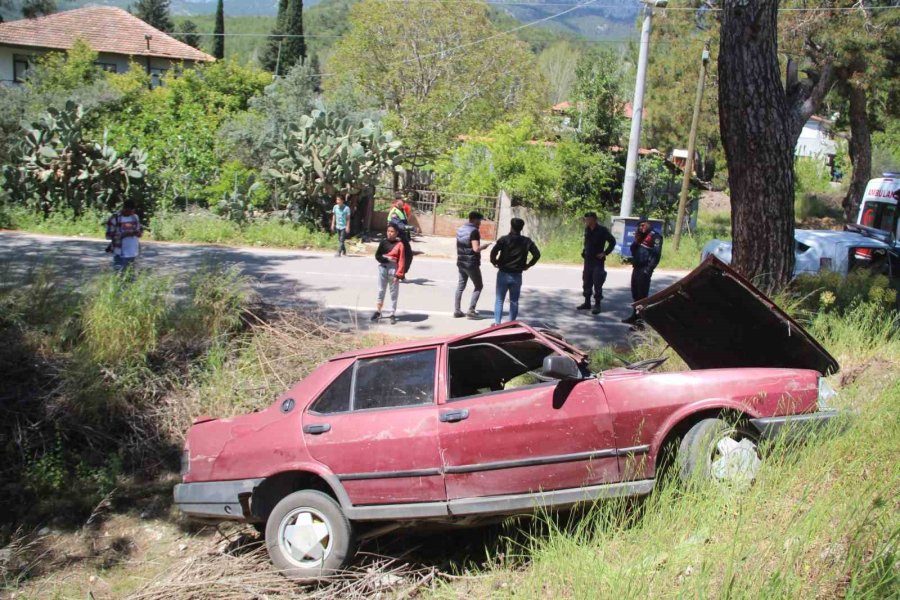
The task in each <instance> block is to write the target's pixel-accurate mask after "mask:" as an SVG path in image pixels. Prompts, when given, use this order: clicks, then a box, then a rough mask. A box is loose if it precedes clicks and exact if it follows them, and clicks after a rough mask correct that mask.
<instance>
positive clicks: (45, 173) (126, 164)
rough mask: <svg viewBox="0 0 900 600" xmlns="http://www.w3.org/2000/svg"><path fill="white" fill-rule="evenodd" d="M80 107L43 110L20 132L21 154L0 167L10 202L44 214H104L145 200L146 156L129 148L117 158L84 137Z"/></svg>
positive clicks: (101, 144)
mask: <svg viewBox="0 0 900 600" xmlns="http://www.w3.org/2000/svg"><path fill="white" fill-rule="evenodd" d="M84 116H85V115H84V109H83V108H82V107H81V106H80V105H77V104H75V103H73V102H67V103H66V106H65V108H64V109H62V110H57V109H55V108H51V109H49V110H48V111H47V112H46V113H45V114H44V115H42V116H41V118H40V119H39V120H38V122H37V123H34V124H32V125H29V126H26V127H25V128H24V132H25V137H24V140H22V154H21V156H20V157H19V160H18V162H17V163H16V164H13V165H8V166H7V167H5V169H4V173H3V175H4V179H5V181H4V188H5V189H6V191H7V192H9V195H10V198H11V199H12V201H13V202H18V203H20V204H24V205H26V206H28V207H30V208H33V209H35V210H40V211H42V212H43V213H44V214H45V215H48V214H50V213H51V212H54V211H60V210H64V209H67V210H69V211H71V212H73V213H74V214H76V215H78V214H81V213H82V212H83V211H84V210H85V209H88V208H95V209H100V210H110V209H112V208H114V207H115V206H117V205H119V204H121V203H122V202H123V201H124V200H125V199H127V198H131V199H134V200H136V201H138V202H140V201H142V200H146V198H144V193H145V191H146V189H147V186H146V178H147V166H146V162H147V154H146V153H145V152H144V151H142V150H140V149H138V148H133V149H132V150H131V151H130V152H129V153H128V154H125V155H123V156H120V155H119V154H118V153H117V152H116V150H115V149H114V148H112V147H111V146H109V145H107V143H106V136H105V135H104V139H103V140H102V141H100V142H96V141H91V140H86V139H84V132H83V120H84Z"/></svg>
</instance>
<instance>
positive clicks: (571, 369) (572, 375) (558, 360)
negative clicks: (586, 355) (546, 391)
mask: <svg viewBox="0 0 900 600" xmlns="http://www.w3.org/2000/svg"><path fill="white" fill-rule="evenodd" d="M543 374H544V375H546V376H547V377H553V378H554V379H562V380H567V379H570V380H571V379H582V375H581V369H579V368H578V363H576V362H575V359H573V358H572V357H570V356H560V355H559V354H551V355H550V356H545V357H544V367H543Z"/></svg>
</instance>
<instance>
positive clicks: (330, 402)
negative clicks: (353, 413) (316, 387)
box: [309, 365, 353, 415]
mask: <svg viewBox="0 0 900 600" xmlns="http://www.w3.org/2000/svg"><path fill="white" fill-rule="evenodd" d="M352 384H353V365H350V366H349V367H347V368H346V369H344V372H343V373H341V374H340V375H338V377H337V379H335V380H334V381H332V382H331V385H329V386H328V387H327V388H325V391H324V392H322V393H321V394H320V395H319V397H318V398H317V399H316V401H315V402H313V404H312V406H311V407H310V408H309V410H310V411H312V412H315V413H319V414H322V415H329V414H334V413H341V412H347V411H348V410H350V386H351V385H352Z"/></svg>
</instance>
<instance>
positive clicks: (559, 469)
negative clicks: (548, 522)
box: [438, 334, 619, 501]
mask: <svg viewBox="0 0 900 600" xmlns="http://www.w3.org/2000/svg"><path fill="white" fill-rule="evenodd" d="M553 353H556V351H555V350H554V349H553V348H551V347H549V346H548V345H546V344H543V343H541V342H540V341H538V340H536V339H535V338H533V337H530V336H522V335H521V334H513V335H511V336H510V337H509V338H508V339H504V338H502V337H496V336H494V337H492V338H490V339H486V340H484V341H477V340H474V341H473V340H468V341H465V342H463V343H462V344H461V345H450V346H449V347H448V348H447V354H448V358H447V362H446V365H447V369H448V384H447V385H446V386H442V388H441V392H442V394H444V396H443V397H442V403H441V404H440V405H439V407H440V411H439V414H440V416H439V419H440V423H439V426H438V427H439V431H440V446H441V452H442V454H443V462H444V474H445V475H444V482H445V486H446V488H447V497H448V500H450V501H452V500H455V499H460V498H471V497H479V496H495V495H501V494H518V493H527V492H538V491H549V490H559V489H566V488H577V487H581V486H586V485H593V484H600V483H607V482H614V481H618V478H619V467H618V461H617V459H616V445H615V437H614V435H613V429H612V423H611V420H610V415H609V410H608V408H607V403H606V399H605V397H604V395H603V390H602V388H601V387H600V385H599V384H598V383H597V381H596V380H595V379H585V380H581V381H576V382H571V381H556V380H553V381H540V378H539V376H538V374H536V372H535V371H536V370H538V365H540V364H541V363H542V361H543V357H544V356H547V355H549V354H553ZM517 359H518V360H519V361H520V363H521V364H520V365H519V366H516V365H515V362H516V360H517ZM522 365H524V366H522ZM498 374H499V375H498Z"/></svg>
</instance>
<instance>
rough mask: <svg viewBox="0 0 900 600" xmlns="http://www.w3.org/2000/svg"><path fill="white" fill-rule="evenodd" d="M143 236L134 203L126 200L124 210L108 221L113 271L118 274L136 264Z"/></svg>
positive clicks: (109, 249) (108, 249) (107, 237)
mask: <svg viewBox="0 0 900 600" xmlns="http://www.w3.org/2000/svg"><path fill="white" fill-rule="evenodd" d="M143 234H144V230H143V229H142V228H141V221H140V219H138V216H137V215H136V214H135V212H134V201H132V200H126V201H125V203H124V204H123V205H122V210H120V211H119V212H117V213H116V214H114V215H112V216H111V217H110V218H109V220H108V221H106V239H108V240H110V244H109V246H108V247H107V251H108V252H112V254H113V269H114V270H115V271H116V272H117V273H120V272H122V271H124V270H125V269H126V268H128V267H129V266H130V265H131V264H132V263H134V259H136V258H137V257H138V255H139V254H140V253H141V246H140V241H139V239H138V238H140V237H141V236H142V235H143Z"/></svg>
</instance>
